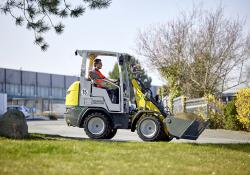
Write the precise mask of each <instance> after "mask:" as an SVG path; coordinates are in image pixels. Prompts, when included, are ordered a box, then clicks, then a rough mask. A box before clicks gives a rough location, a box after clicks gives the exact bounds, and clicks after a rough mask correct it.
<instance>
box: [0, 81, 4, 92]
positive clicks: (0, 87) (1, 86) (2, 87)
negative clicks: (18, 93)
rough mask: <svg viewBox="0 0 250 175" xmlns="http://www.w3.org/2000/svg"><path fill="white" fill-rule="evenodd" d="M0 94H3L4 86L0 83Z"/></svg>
mask: <svg viewBox="0 0 250 175" xmlns="http://www.w3.org/2000/svg"><path fill="white" fill-rule="evenodd" d="M0 92H4V86H3V83H0Z"/></svg>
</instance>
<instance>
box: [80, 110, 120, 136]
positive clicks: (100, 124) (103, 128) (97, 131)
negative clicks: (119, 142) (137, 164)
mask: <svg viewBox="0 0 250 175" xmlns="http://www.w3.org/2000/svg"><path fill="white" fill-rule="evenodd" d="M83 126H84V130H85V133H86V134H87V135H88V136H89V137H90V138H92V139H110V138H112V137H113V136H114V135H115V133H113V129H112V127H111V126H112V125H111V122H110V120H109V119H108V118H107V117H106V116H105V115H104V114H102V113H98V112H95V113H92V114H90V115H88V116H87V117H86V118H85V120H84V124H83Z"/></svg>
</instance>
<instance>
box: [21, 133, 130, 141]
mask: <svg viewBox="0 0 250 175" xmlns="http://www.w3.org/2000/svg"><path fill="white" fill-rule="evenodd" d="M25 140H61V141H65V140H78V141H102V142H128V141H123V140H109V139H98V140H97V139H90V138H80V137H67V136H61V135H51V134H38V133H32V134H29V137H27V138H26V139H25Z"/></svg>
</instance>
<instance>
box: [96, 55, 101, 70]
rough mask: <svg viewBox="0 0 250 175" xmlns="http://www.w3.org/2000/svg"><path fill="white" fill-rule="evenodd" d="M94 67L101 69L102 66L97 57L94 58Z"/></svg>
mask: <svg viewBox="0 0 250 175" xmlns="http://www.w3.org/2000/svg"><path fill="white" fill-rule="evenodd" d="M94 67H95V68H97V69H101V68H102V60H101V59H99V58H96V59H95V60H94Z"/></svg>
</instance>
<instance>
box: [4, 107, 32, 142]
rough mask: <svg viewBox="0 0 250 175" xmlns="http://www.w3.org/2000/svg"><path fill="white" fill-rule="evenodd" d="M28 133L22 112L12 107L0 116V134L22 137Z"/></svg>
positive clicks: (15, 137) (16, 137)
mask: <svg viewBox="0 0 250 175" xmlns="http://www.w3.org/2000/svg"><path fill="white" fill-rule="evenodd" d="M28 135H29V134H28V125H27V122H26V119H25V116H24V115H23V113H22V112H20V111H18V110H14V109H13V110H9V111H7V112H6V113H4V114H3V115H2V116H0V136H4V137H8V138H14V139H22V138H26V137H28Z"/></svg>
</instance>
